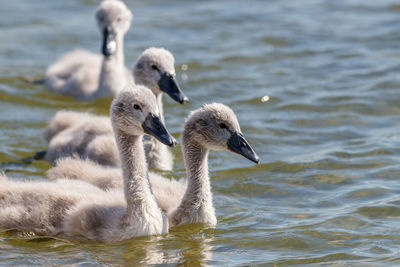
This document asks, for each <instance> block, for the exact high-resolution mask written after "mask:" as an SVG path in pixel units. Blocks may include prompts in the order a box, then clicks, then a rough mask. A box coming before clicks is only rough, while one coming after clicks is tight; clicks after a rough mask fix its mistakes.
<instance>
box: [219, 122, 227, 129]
mask: <svg viewBox="0 0 400 267" xmlns="http://www.w3.org/2000/svg"><path fill="white" fill-rule="evenodd" d="M219 128H221V129H226V128H228V127H227V126H226V124H225V123H223V122H221V123H220V124H219Z"/></svg>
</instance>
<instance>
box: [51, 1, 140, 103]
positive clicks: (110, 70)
mask: <svg viewBox="0 0 400 267" xmlns="http://www.w3.org/2000/svg"><path fill="white" fill-rule="evenodd" d="M95 17H96V21H97V26H98V28H99V31H100V33H101V35H102V45H101V52H102V55H98V54H94V53H92V52H89V51H85V50H82V49H78V50H75V51H72V52H70V53H68V54H66V55H64V56H63V57H61V58H60V59H58V60H57V61H56V62H55V63H54V64H53V65H51V66H50V67H49V68H48V70H47V71H46V74H45V85H46V87H47V88H48V89H50V90H52V91H55V92H59V93H61V94H65V95H69V96H72V97H75V98H77V99H80V100H91V99H94V98H98V97H105V96H115V95H116V94H117V93H118V92H119V91H120V90H122V89H123V88H124V86H126V85H127V84H128V83H129V82H133V77H132V74H131V73H130V71H129V70H128V69H127V68H126V67H125V65H124V51H123V38H124V35H125V33H126V32H127V31H128V30H129V28H130V24H131V21H132V13H131V11H130V10H129V9H128V8H127V7H126V5H125V4H124V3H123V2H122V1H115V0H104V1H103V2H101V3H100V5H99V7H98V9H97V12H96V16H95Z"/></svg>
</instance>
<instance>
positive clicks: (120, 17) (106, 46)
mask: <svg viewBox="0 0 400 267" xmlns="http://www.w3.org/2000/svg"><path fill="white" fill-rule="evenodd" d="M96 21H97V26H98V27H99V30H100V32H101V34H102V37H103V43H102V46H101V52H102V53H103V55H104V56H106V57H109V56H111V55H113V54H114V53H115V51H116V50H117V45H120V44H118V43H117V36H118V35H124V34H125V33H126V32H127V31H128V30H129V27H130V26H131V21H132V13H131V11H130V10H129V9H128V8H127V7H126V5H125V4H124V3H123V2H122V1H119V0H105V1H103V2H101V4H100V6H99V7H98V9H97V12H96Z"/></svg>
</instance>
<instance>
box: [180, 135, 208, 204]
mask: <svg viewBox="0 0 400 267" xmlns="http://www.w3.org/2000/svg"><path fill="white" fill-rule="evenodd" d="M182 145H183V155H184V163H185V168H186V174H187V177H188V185H187V189H186V193H185V196H184V198H183V200H182V204H185V205H195V206H202V205H210V204H211V205H212V194H211V187H210V178H209V176H208V149H207V148H205V147H204V146H203V145H202V144H200V143H198V142H196V141H193V140H190V139H189V138H187V136H183V142H182Z"/></svg>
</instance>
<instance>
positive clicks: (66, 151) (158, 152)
mask: <svg viewBox="0 0 400 267" xmlns="http://www.w3.org/2000/svg"><path fill="white" fill-rule="evenodd" d="M174 62H175V60H174V57H173V55H172V54H171V53H170V52H169V51H168V50H166V49H164V48H156V47H152V48H148V49H146V50H145V51H144V52H143V53H142V54H141V55H140V56H139V58H138V60H137V63H136V64H135V67H134V76H135V81H136V83H138V84H143V85H145V86H146V87H148V88H150V89H151V90H152V92H153V93H154V95H155V96H156V99H157V105H158V108H159V110H160V115H161V119H162V121H163V122H164V116H163V105H162V94H163V93H164V92H165V93H167V94H168V95H169V96H170V97H171V98H173V99H174V100H175V101H177V102H179V103H184V102H185V101H187V98H186V96H185V95H184V94H183V92H182V91H181V90H180V88H179V85H178V83H177V81H176V79H175V67H174ZM99 118H104V119H103V120H102V121H101V120H100V119H99ZM105 118H106V117H99V116H96V115H90V114H88V113H82V112H74V111H59V112H57V114H56V115H55V117H54V118H53V119H52V121H51V122H50V125H49V127H48V129H47V131H46V139H47V141H48V142H49V148H48V152H47V154H46V160H47V161H50V162H54V161H55V160H57V159H58V158H62V157H68V156H75V157H79V158H88V159H91V160H93V161H95V162H98V163H100V164H102V165H107V166H119V158H118V152H117V147H116V145H115V140H114V138H113V133H112V131H109V130H110V129H111V125H110V123H109V120H108V119H105ZM106 132H108V133H107V134H106ZM82 137H84V140H83V141H82V139H83V138H82ZM144 142H145V151H146V158H147V161H148V164H149V167H150V168H153V169H158V170H166V171H168V170H172V165H173V156H172V153H171V151H170V150H169V149H168V148H167V147H166V146H164V145H162V144H161V143H160V142H158V141H157V140H156V139H155V138H153V137H150V136H145V138H144Z"/></svg>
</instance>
